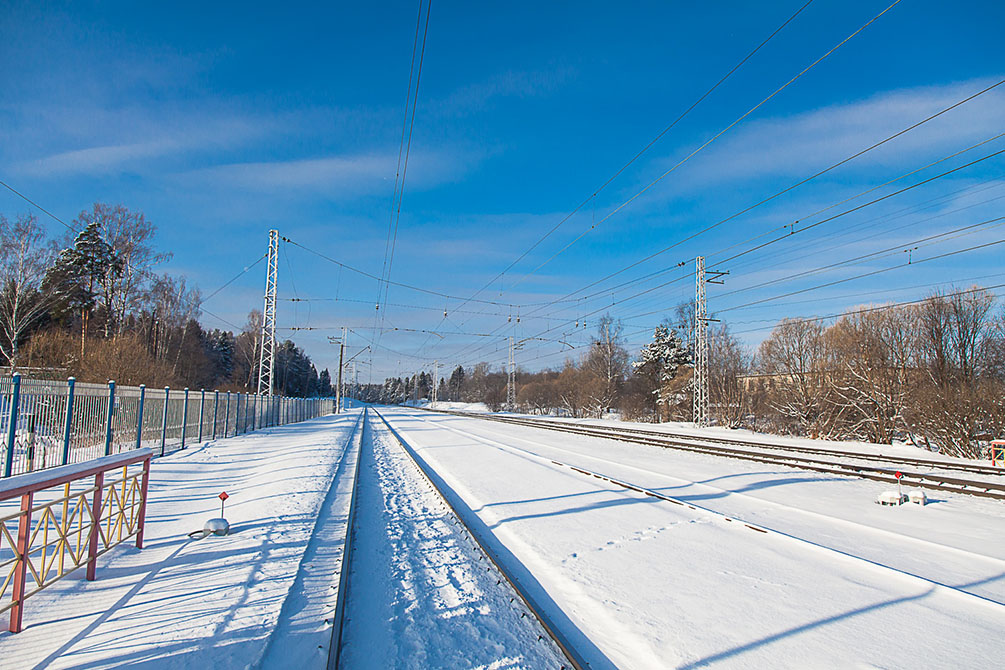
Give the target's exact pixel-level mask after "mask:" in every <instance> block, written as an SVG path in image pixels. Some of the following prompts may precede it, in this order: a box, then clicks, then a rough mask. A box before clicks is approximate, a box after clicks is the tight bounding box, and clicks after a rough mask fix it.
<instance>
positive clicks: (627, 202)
mask: <svg viewBox="0 0 1005 670" xmlns="http://www.w3.org/2000/svg"><path fill="white" fill-rule="evenodd" d="M900 2H901V0H894V2H893V3H891V4H890V5H889V6H888V7H886V9H884V10H883V11H881V12H880V13H879V14H877V15H876V16H874V17H872V18H871V19H869V20H868V21H867V22H866V23H865V24H863V25H862V26H860V27H859V28H858V29H857V30H855V31H854V32H853V33H851V34H850V35H848V36H847V37H845V38H844V39H843V40H841V41H840V42H838V43H837V44H836V45H835V46H833V47H831V48H830V49H829V50H828V51H827V52H826V53H824V54H823V55H822V56H820V57H819V58H817V59H816V60H815V61H813V62H812V63H810V64H809V65H807V66H806V67H805V68H803V69H802V70H801V71H800V72H799V73H797V74H796V75H795V76H794V77H792V78H791V79H789V80H788V81H787V82H785V83H784V84H782V85H781V86H779V87H778V88H777V89H775V91H774V92H772V93H771V94H770V95H768V96H767V97H766V98H764V99H763V100H761V101H760V102H759V103H757V104H756V105H754V106H753V107H751V108H750V109H749V110H747V111H746V112H744V113H743V114H742V115H741V116H740V117H739V118H737V119H736V120H735V121H733V122H732V123H730V124H729V125H728V126H726V127H725V128H723V129H722V130H720V131H719V132H718V133H716V134H715V135H713V136H712V137H711V138H709V139H708V140H706V141H705V142H703V143H702V144H701V145H699V146H698V147H697V148H696V149H694V150H693V151H691V153H689V154H687V155H686V156H685V157H684V158H682V159H681V160H679V161H678V162H677V163H675V164H674V165H672V166H671V167H670V168H669V169H667V170H666V171H664V172H663V173H662V174H660V175H659V176H658V177H657V178H656V179H654V180H653V181H651V182H649V183H648V184H647V185H646V186H644V187H643V188H642V189H640V190H639V191H637V192H636V193H635V194H633V195H632V196H631V197H629V198H628V199H627V200H625V201H624V202H622V203H621V204H620V205H618V206H617V207H615V208H614V209H613V210H611V211H610V212H609V213H608V214H607V215H606V216H604V217H603V218H602V219H600V221H597V222H595V223H593V224H591V225H590V227H589V228H587V229H585V230H584V231H583V232H582V233H580V234H579V235H578V236H577V237H575V238H573V240H572V241H571V242H569V243H568V244H566V245H565V246H564V247H562V248H561V249H559V250H558V251H557V252H555V253H554V254H553V255H552V256H550V257H549V258H548V259H547V260H545V261H544V262H543V263H541V264H540V265H538V266H537V267H535V268H534V269H533V270H531V271H530V272H528V273H527V274H525V275H523V276H522V277H521V278H520V279H519V280H517V281H516V282H515V283H513V284H512V285H511V286H509V288H508V289H507V290H509V291H512V290H513V289H514V288H515V287H516V286H518V285H519V284H520V283H522V282H523V281H524V280H526V279H527V278H528V277H530V276H531V275H533V274H535V273H536V272H537V271H538V270H540V269H541V268H543V267H544V266H546V265H548V263H550V262H551V261H553V260H554V259H555V258H557V257H558V256H559V255H561V254H563V253H564V252H565V251H566V250H568V249H569V248H570V247H572V246H573V245H574V244H576V243H577V242H578V241H579V240H581V239H582V238H583V237H585V236H586V235H587V234H589V232H590V231H592V230H594V229H595V228H596V227H597V226H598V225H600V224H602V223H604V222H605V221H607V220H608V219H610V218H611V217H612V216H614V215H615V214H617V213H618V212H620V211H621V210H622V209H624V208H625V207H627V206H628V205H630V204H631V203H632V202H634V201H635V200H636V199H638V198H639V197H641V196H642V195H643V194H644V193H646V192H647V191H648V190H649V189H651V188H652V187H653V186H655V185H656V184H658V183H660V182H661V181H663V179H665V178H666V177H667V176H668V175H670V173H672V172H674V171H675V170H676V169H677V168H679V167H680V166H681V165H684V164H685V163H687V162H688V161H689V160H690V159H691V158H692V157H694V156H695V155H697V154H698V153H700V152H701V151H702V150H703V149H705V147H707V146H709V145H710V144H712V143H713V142H714V141H715V140H717V139H718V138H719V137H721V136H722V135H724V134H725V133H727V132H729V130H731V129H732V128H734V127H735V126H737V125H738V124H740V123H742V122H743V121H744V119H746V118H747V117H748V116H750V115H751V114H753V113H754V112H756V111H757V110H758V109H760V108H761V107H762V106H764V105H765V104H767V103H768V102H769V101H770V100H771V99H772V98H774V97H775V96H776V95H778V94H779V93H781V92H782V91H783V90H785V89H786V88H788V87H789V86H790V85H791V84H792V83H794V82H795V81H796V80H798V79H799V78H800V77H802V76H803V75H804V74H806V73H807V72H809V71H810V70H812V69H813V68H814V67H816V66H817V65H818V64H819V63H820V62H822V61H823V60H824V59H826V58H827V57H828V56H830V55H831V54H832V53H834V52H835V51H837V50H838V49H839V48H841V47H842V46H843V45H844V44H846V43H847V42H848V41H849V40H851V39H852V38H854V37H855V36H856V35H858V34H859V33H861V32H862V31H863V30H865V29H866V28H868V27H869V26H870V25H872V24H873V23H875V22H876V21H878V20H879V19H880V17H882V16H883V15H884V14H886V13H887V12H889V11H890V10H891V9H893V8H894V7H896V6H897V5H898V4H900Z"/></svg>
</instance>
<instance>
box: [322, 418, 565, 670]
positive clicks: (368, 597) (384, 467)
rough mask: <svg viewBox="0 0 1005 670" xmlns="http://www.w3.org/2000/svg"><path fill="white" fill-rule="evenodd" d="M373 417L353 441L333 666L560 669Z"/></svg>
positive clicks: (556, 655)
mask: <svg viewBox="0 0 1005 670" xmlns="http://www.w3.org/2000/svg"><path fill="white" fill-rule="evenodd" d="M373 418H374V419H375V420H374V421H373V422H371V423H369V424H368V427H367V430H366V434H365V435H364V440H363V452H362V457H361V458H362V460H361V466H362V468H363V469H362V470H361V471H360V479H359V491H358V492H357V496H358V498H357V501H356V505H357V509H356V524H355V525H356V532H355V535H354V545H353V550H352V551H353V560H352V569H351V572H350V575H349V588H348V594H349V595H348V601H347V606H346V621H345V632H344V637H343V646H342V656H341V659H340V660H341V664H340V665H341V667H344V668H415V669H416V670H424V669H426V668H500V669H501V668H558V667H559V666H561V665H562V663H563V662H564V658H563V657H562V656H561V652H559V651H558V649H557V648H556V647H555V646H554V645H553V644H552V643H551V641H550V640H549V639H548V638H547V637H544V639H543V640H540V639H539V636H541V635H544V630H542V629H540V628H539V626H537V625H536V622H534V621H533V620H532V618H523V614H524V613H525V610H524V608H522V607H521V603H520V601H519V600H516V601H513V597H514V596H515V594H514V593H513V592H512V591H511V589H510V588H509V587H508V585H507V584H506V583H505V582H503V583H502V584H499V575H498V574H497V573H496V571H495V570H494V569H492V568H489V567H488V563H489V562H488V561H486V560H481V559H484V556H482V555H481V554H480V552H479V551H478V550H475V549H473V548H472V544H471V538H470V537H469V536H468V535H467V533H466V531H464V530H463V529H462V528H461V527H460V526H458V525H455V523H454V517H453V515H452V513H451V512H450V511H449V509H448V508H447V507H446V505H444V504H443V501H442V499H440V497H439V496H438V495H437V494H436V493H435V492H434V491H433V490H432V488H431V487H430V486H429V483H428V482H427V481H426V480H425V479H424V478H423V477H422V475H421V474H420V473H419V471H418V469H417V468H416V467H415V465H414V464H413V463H412V462H411V460H410V459H409V458H408V456H407V455H406V454H405V452H404V451H403V450H402V449H401V447H400V446H398V445H397V443H396V442H395V441H394V438H393V437H392V436H391V435H390V434H389V433H388V432H387V430H386V429H385V428H383V427H382V426H381V424H380V422H379V420H376V417H373ZM371 428H372V429H373V430H372V432H371ZM371 438H372V439H371Z"/></svg>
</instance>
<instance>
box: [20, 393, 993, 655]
mask: <svg viewBox="0 0 1005 670" xmlns="http://www.w3.org/2000/svg"><path fill="white" fill-rule="evenodd" d="M444 404H445V405H450V403H444ZM465 409H468V408H467V407H465ZM382 411H383V412H384V413H385V415H386V416H387V418H388V419H389V420H390V421H391V423H392V424H393V425H394V426H395V429H396V430H398V431H399V433H400V434H401V435H402V436H403V437H404V438H405V439H406V440H408V441H409V443H410V444H411V445H412V446H413V447H414V449H415V451H416V453H417V455H418V457H419V458H420V459H422V460H423V462H424V463H425V464H426V465H427V466H428V467H430V468H431V469H432V470H433V471H434V475H433V478H434V480H435V481H436V482H437V483H438V485H441V486H443V487H445V488H446V490H447V495H448V496H449V498H450V500H451V502H452V504H453V505H454V506H455V507H456V508H458V510H459V511H460V513H461V514H462V516H463V517H464V519H465V521H466V522H468V523H469V525H471V527H472V528H474V532H476V533H477V534H478V536H479V538H480V539H481V540H482V541H483V542H485V543H487V544H488V545H489V546H490V547H491V548H492V549H493V553H495V554H496V555H497V556H499V557H500V560H501V562H502V563H503V564H504V565H505V566H506V567H507V568H508V570H509V571H511V572H512V573H513V574H514V575H515V576H516V579H517V581H518V582H519V583H521V584H522V585H523V587H524V588H525V589H527V590H529V591H530V592H531V595H532V597H533V599H534V600H535V602H537V603H538V605H539V606H540V607H542V608H543V609H544V610H546V611H547V612H548V614H549V615H550V618H551V619H552V623H553V624H554V625H555V626H557V627H558V628H559V629H560V630H561V631H562V633H563V634H564V635H565V636H566V637H567V638H568V639H570V640H572V641H573V642H574V643H575V645H576V647H577V648H578V649H579V650H580V652H581V653H582V654H583V655H585V656H586V657H587V658H588V659H589V660H590V667H591V668H593V669H595V670H597V669H601V668H614V667H619V668H668V667H675V668H698V667H716V668H761V667H800V668H802V667H813V668H817V667H820V668H832V667H833V668H837V667H841V668H844V667H849V666H855V667H884V668H908V667H932V668H957V667H983V666H986V665H987V664H988V661H989V660H990V659H993V658H996V657H999V656H1001V654H1002V652H1003V651H1005V640H1003V639H1002V638H1001V630H1002V627H1003V626H1005V506H1003V505H1002V504H1001V503H1000V502H997V501H992V500H987V499H979V498H974V497H970V496H964V495H959V494H951V493H942V492H937V493H935V494H934V495H933V494H932V492H929V497H928V504H927V505H924V506H922V505H914V504H905V505H900V506H894V507H886V506H881V505H877V504H875V500H876V498H877V496H878V495H879V494H880V493H881V492H882V491H883V490H886V489H888V488H889V485H887V484H882V483H877V482H870V481H867V480H862V479H857V478H853V477H841V476H836V475H832V474H826V473H814V472H809V471H803V470H798V469H794V468H787V467H782V466H770V465H765V464H763V463H754V462H747V461H740V460H736V459H729V458H720V457H716V456H712V455H708V454H696V453H690V452H684V451H679V450H670V449H664V448H660V447H656V446H649V445H638V444H629V443H624V442H618V441H615V440H608V439H600V438H593V437H585V436H579V435H571V434H565V433H557V432H555V431H546V430H541V429H537V428H532V427H526V426H515V425H507V424H500V423H497V422H491V421H484V420H481V419H478V418H469V417H456V416H447V415H438V414H432V413H429V412H425V411H421V410H415V409H405V408H397V409H388V410H382ZM359 416H360V412H359V411H351V412H349V413H347V414H345V415H343V416H340V417H323V418H319V419H315V420H313V421H309V422H304V423H301V424H294V425H291V426H283V427H278V428H273V429H268V430H263V431H259V432H256V433H252V434H249V435H244V436H240V437H235V438H229V439H221V440H216V441H214V442H209V443H207V444H205V445H201V446H194V447H191V448H189V449H187V450H185V451H178V452H175V453H173V454H170V455H168V456H165V457H162V458H156V459H154V461H153V466H152V471H151V491H150V495H151V498H150V506H149V512H148V514H149V516H148V521H149V525H148V528H147V548H146V549H144V550H142V551H140V550H136V549H135V548H133V547H131V546H120V547H118V548H116V549H115V550H113V551H111V552H109V553H108V554H107V555H105V556H103V557H102V558H101V559H100V560H99V564H98V580H97V581H95V582H86V581H85V580H84V579H83V572H82V571H78V572H76V573H74V574H73V575H71V576H70V577H67V578H66V579H64V580H62V581H60V582H58V583H56V584H55V585H53V586H52V587H50V588H48V589H46V590H44V591H42V592H40V593H38V594H37V595H35V596H33V597H31V598H30V599H29V600H28V601H27V603H26V608H25V624H26V627H25V630H24V631H23V632H22V633H20V634H18V635H11V634H8V633H0V666H2V667H3V668H5V669H6V668H8V667H10V668H27V667H54V668H62V667H88V668H113V667H124V666H134V665H142V666H144V667H150V668H155V669H157V670H159V669H161V668H191V667H200V668H201V667H212V668H214V669H222V670H230V669H231V668H245V667H262V668H286V667H295V668H303V669H304V670H306V669H307V668H310V667H320V666H321V665H323V664H324V662H325V659H326V658H327V655H328V644H329V642H330V635H331V620H330V617H331V613H332V610H333V607H334V603H335V598H336V597H337V595H338V594H337V585H338V578H339V573H340V571H341V568H342V561H343V556H342V549H343V546H344V538H345V536H346V532H347V527H346V513H347V509H348V505H349V499H350V496H351V493H352V490H351V489H352V474H353V472H354V470H355V468H356V467H357V461H358V463H359V467H360V468H361V470H360V484H359V486H360V489H359V492H358V494H359V499H358V501H357V505H358V509H357V531H356V534H355V535H354V538H355V539H354V542H355V545H354V552H355V553H354V560H353V563H352V565H353V571H352V573H351V575H350V580H349V590H348V603H347V610H346V613H347V617H348V618H347V621H346V628H345V633H344V647H343V657H342V660H343V661H344V662H345V663H346V667H402V668H427V667H428V668H432V667H436V668H439V667H465V668H468V667H480V668H516V667H521V668H523V667H529V668H547V667H558V666H559V665H560V664H561V659H560V657H559V655H558V652H557V650H556V649H555V648H554V647H553V645H552V644H551V643H550V642H549V641H547V640H545V641H541V640H539V639H538V635H539V634H540V633H539V628H538V626H537V624H536V622H534V621H533V620H532V619H531V617H529V616H523V614H524V612H523V610H522V607H521V605H520V604H519V600H518V599H514V600H513V601H512V602H511V598H513V597H514V596H513V594H512V592H511V591H510V590H509V586H508V585H506V584H505V582H502V581H501V580H500V579H499V577H498V576H497V575H496V573H495V572H494V568H492V567H490V566H489V565H488V561H484V560H482V558H481V553H480V550H479V549H477V548H476V547H475V546H474V545H473V543H472V541H471V540H470V538H469V537H468V535H467V531H465V530H463V529H461V528H460V527H459V526H458V525H455V524H453V523H452V522H451V516H450V514H449V512H448V511H447V509H446V507H445V506H444V504H443V503H442V501H441V500H440V499H439V498H438V497H437V496H436V494H435V493H434V492H433V491H432V489H431V487H430V486H429V484H428V482H426V480H425V479H424V478H423V477H422V476H421V475H420V474H419V472H418V470H417V469H416V468H415V466H414V464H412V463H411V461H410V460H409V459H408V457H407V456H406V455H405V453H404V452H403V451H402V450H401V449H400V448H399V447H398V446H397V445H396V443H395V442H394V441H393V440H392V439H391V437H390V436H389V434H388V433H387V432H386V431H385V430H384V429H382V428H380V426H379V424H378V422H377V421H376V419H374V420H373V421H372V422H371V424H370V426H371V427H369V428H366V429H365V430H364V431H357V432H356V433H354V438H353V440H352V441H349V437H350V434H353V432H352V431H353V427H354V425H355V423H356V420H357V418H358V417H359ZM640 427H643V428H646V429H653V428H654V426H652V425H651V424H640ZM671 429H673V430H676V429H677V427H671ZM692 430H693V428H692ZM723 433H725V434H727V435H735V434H736V431H723ZM814 445H816V443H814ZM570 466H574V467H575V468H578V469H580V470H581V471H576V470H574V469H572V467H570ZM589 473H598V474H603V475H604V476H606V477H609V478H612V479H617V480H621V481H623V482H629V483H631V484H633V485H636V486H638V487H641V488H643V489H647V490H649V491H651V492H657V493H658V494H659V495H660V496H663V497H667V498H670V499H672V500H670V501H668V500H664V499H661V498H659V497H654V496H652V495H647V494H646V493H645V492H644V491H643V492H639V491H632V490H629V489H626V488H623V487H621V486H618V485H616V484H615V483H612V482H611V481H607V480H605V479H601V478H598V477H595V476H590V474H589ZM221 490H226V491H227V493H228V494H230V496H231V498H230V500H228V502H227V511H226V517H227V519H228V520H229V522H230V524H231V529H232V532H231V534H230V535H228V536H225V537H216V536H212V537H207V538H205V539H201V540H194V539H190V538H189V537H188V536H187V534H188V532H189V531H192V530H196V529H198V528H201V527H202V524H203V522H205V520H206V519H208V518H211V517H216V516H218V515H219V501H218V499H217V497H216V496H217V494H218V493H219V492H220V491H221ZM992 664H993V661H992Z"/></svg>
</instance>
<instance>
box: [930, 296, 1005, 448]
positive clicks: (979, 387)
mask: <svg viewBox="0 0 1005 670" xmlns="http://www.w3.org/2000/svg"><path fill="white" fill-rule="evenodd" d="M993 308H994V296H993V295H992V294H991V293H989V292H988V291H984V290H981V291H971V292H966V293H960V292H956V293H951V294H949V295H943V294H941V293H937V294H935V295H933V296H931V297H930V298H929V299H928V300H926V301H925V303H924V304H923V305H921V308H920V319H919V322H920V336H919V345H920V346H919V349H920V351H919V354H920V359H921V364H922V366H923V368H924V371H925V377H924V380H925V383H924V384H919V385H918V386H917V388H916V389H914V391H915V397H914V402H913V403H912V404H913V412H912V426H913V428H914V429H915V430H916V432H918V433H920V434H921V436H922V439H923V440H925V441H927V442H928V443H929V446H930V447H935V448H937V449H939V450H940V451H943V452H946V453H949V454H953V455H955V456H964V457H968V458H980V457H981V455H982V454H981V440H982V439H986V436H987V435H988V433H989V431H991V430H994V429H995V428H996V427H998V428H1000V426H1001V419H1000V417H1001V414H1002V411H1001V409H1000V408H999V406H1000V404H1001V400H1000V395H1001V391H1002V388H1001V384H1000V383H999V382H997V381H996V380H995V378H994V375H993V372H994V370H993V365H992V364H991V363H992V361H991V360H989V359H988V357H987V354H988V352H989V351H993V349H994V345H993V344H992V343H991V342H990V340H991V339H992V338H993V337H994V335H995V332H996V323H995V320H994V318H993V317H992V311H993Z"/></svg>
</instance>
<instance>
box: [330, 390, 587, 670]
mask: <svg viewBox="0 0 1005 670" xmlns="http://www.w3.org/2000/svg"><path fill="white" fill-rule="evenodd" d="M370 412H372V413H373V414H374V415H375V416H376V417H377V419H379V421H380V422H381V424H383V426H385V427H386V429H387V432H388V433H389V434H390V435H391V436H392V437H393V438H394V440H395V441H396V443H397V444H398V445H399V446H400V447H401V450H402V451H403V452H404V453H405V454H406V455H407V456H408V460H409V461H410V462H411V463H412V464H413V465H414V466H415V467H416V469H417V470H418V472H419V474H420V475H421V477H422V478H423V479H424V480H425V481H426V482H427V483H428V484H429V485H430V487H431V488H432V490H433V491H434V492H435V493H436V495H437V496H438V497H439V498H440V500H441V501H442V502H443V503H444V505H445V506H446V509H448V510H449V511H450V514H451V516H452V517H453V519H454V520H455V522H456V524H457V525H459V526H460V527H461V528H463V530H464V532H465V534H466V535H467V536H468V537H469V538H470V539H471V540H472V541H473V542H474V544H475V545H476V546H477V547H478V550H479V551H480V552H481V554H482V555H483V556H484V557H485V558H486V559H487V560H488V562H489V563H490V564H491V567H490V568H489V569H491V570H495V572H496V573H497V575H498V576H499V580H498V582H497V583H499V584H501V583H502V582H503V581H504V580H505V582H506V583H507V584H508V585H509V587H510V588H511V589H512V591H513V592H514V593H515V595H516V597H518V598H519V599H520V601H521V602H522V604H523V606H524V608H525V609H526V611H527V612H529V613H530V615H531V616H532V617H533V618H534V619H535V620H536V621H537V622H538V623H539V624H540V627H541V629H542V630H543V635H539V639H543V636H544V635H547V637H548V638H549V639H550V640H551V641H552V642H553V643H554V645H555V647H557V649H558V650H559V651H560V652H561V654H562V655H563V656H564V657H565V660H566V662H565V664H564V665H562V666H561V668H562V669H563V670H565V669H569V668H575V669H576V670H586V669H588V668H589V667H590V664H589V663H588V662H587V661H586V660H585V659H584V658H583V657H582V656H581V655H580V654H579V652H578V651H577V650H576V649H575V648H574V646H573V645H572V644H571V643H570V641H569V640H568V639H567V638H566V637H565V635H563V634H562V632H561V631H560V630H559V629H558V628H557V627H556V626H555V625H554V624H553V623H552V622H551V620H550V618H549V617H548V616H547V613H546V611H545V610H544V609H543V608H541V607H539V606H538V605H537V603H536V602H535V600H534V598H533V597H532V596H531V594H530V593H528V592H527V590H526V589H524V588H523V586H522V584H521V583H520V581H519V580H518V579H516V578H515V577H514V576H513V575H512V573H510V571H509V570H508V569H507V568H506V567H505V565H504V564H503V562H502V561H500V560H499V558H498V556H497V555H496V554H495V552H494V551H493V550H492V549H491V548H490V546H488V545H487V544H486V543H485V542H483V541H482V540H481V538H479V537H478V535H477V534H476V533H475V532H474V531H473V530H472V529H471V528H470V526H468V525H467V524H466V523H465V521H464V518H463V517H462V516H461V515H460V514H459V513H458V512H457V510H456V508H455V507H454V506H453V504H452V503H451V502H450V499H449V498H448V497H447V496H445V495H444V493H443V491H442V490H441V489H440V488H439V486H437V484H436V482H435V479H434V478H433V477H431V476H430V473H429V472H428V471H427V469H426V466H425V465H424V464H423V462H422V461H421V459H418V458H417V457H416V455H415V452H414V451H413V450H412V448H411V446H410V445H409V444H408V443H407V442H406V441H405V440H404V439H403V438H402V437H401V435H400V434H399V433H398V432H397V431H396V430H395V429H394V428H393V427H392V426H391V425H390V423H388V422H387V420H386V419H385V418H384V417H383V416H382V415H381V414H380V413H379V412H378V411H377V410H375V409H373V408H367V409H364V413H363V426H364V429H365V427H366V425H367V422H368V421H369V420H370V417H369V414H370ZM361 449H362V445H361ZM361 460H362V459H361V458H360V457H357V459H356V468H355V471H354V472H353V492H352V499H351V501H350V504H349V514H348V522H347V532H346V540H345V550H344V553H343V555H344V556H345V559H344V561H343V564H342V568H341V572H340V575H339V586H338V597H337V601H336V606H335V611H334V613H333V617H334V618H333V621H332V642H331V645H330V646H329V654H328V664H327V667H328V668H329V670H335V669H337V668H340V667H343V666H340V662H341V656H342V654H341V650H342V643H343V636H344V632H345V616H346V602H347V600H348V597H349V592H350V590H351V588H352V585H351V583H350V573H351V572H352V567H351V566H352V561H353V558H354V554H353V547H352V537H353V534H354V529H355V522H356V510H357V492H358V491H359V490H360V486H359V478H360V461H361ZM480 559H481V557H479V560H480Z"/></svg>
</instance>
